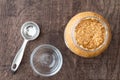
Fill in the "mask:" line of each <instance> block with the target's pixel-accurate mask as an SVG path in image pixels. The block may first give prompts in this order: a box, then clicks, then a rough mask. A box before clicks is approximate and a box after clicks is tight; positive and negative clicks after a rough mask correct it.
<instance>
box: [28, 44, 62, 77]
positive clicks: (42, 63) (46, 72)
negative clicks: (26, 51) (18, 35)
mask: <svg viewBox="0 0 120 80" xmlns="http://www.w3.org/2000/svg"><path fill="white" fill-rule="evenodd" d="M30 63H31V66H32V69H33V70H34V72H35V73H37V74H38V75H41V76H44V77H48V76H53V75H55V74H56V73H57V72H58V71H59V70H60V69H61V67H62V64H63V58H62V55H61V52H60V51H59V50H58V49H57V48H56V47H54V46H52V45H49V44H43V45H40V46H38V47H37V48H35V49H34V51H33V52H32V54H31V57H30Z"/></svg>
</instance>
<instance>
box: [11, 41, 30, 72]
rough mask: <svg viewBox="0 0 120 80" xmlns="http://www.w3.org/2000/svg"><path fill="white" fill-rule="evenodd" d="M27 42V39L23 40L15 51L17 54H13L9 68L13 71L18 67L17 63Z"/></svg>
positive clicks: (18, 63) (20, 59)
mask: <svg viewBox="0 0 120 80" xmlns="http://www.w3.org/2000/svg"><path fill="white" fill-rule="evenodd" d="M27 42H28V40H24V42H23V44H22V46H21V48H20V49H19V51H18V52H17V54H16V56H15V58H14V60H13V62H12V66H11V70H12V71H13V72H15V71H16V70H17V69H18V67H19V65H20V63H21V61H22V58H23V54H24V50H25V47H26V44H27Z"/></svg>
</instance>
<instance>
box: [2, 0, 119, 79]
mask: <svg viewBox="0 0 120 80" xmlns="http://www.w3.org/2000/svg"><path fill="white" fill-rule="evenodd" d="M83 11H94V12H97V13H99V14H101V15H103V16H104V17H105V18H106V19H107V20H108V22H109V23H110V25H111V29H112V35H113V36H112V41H111V44H110V46H109V48H108V49H107V50H106V51H105V52H104V53H103V54H102V55H100V56H98V57H95V58H91V59H85V58H81V57H79V56H77V55H75V54H73V53H72V52H71V51H70V50H69V49H68V48H67V47H66V45H65V43H64V36H63V35H64V29H65V26H66V24H67V23H68V21H69V20H70V18H71V17H72V16H74V15H75V14H77V13H79V12H83ZM26 21H35V22H36V23H37V24H38V25H39V26H40V27H41V34H40V36H39V38H37V39H36V40H35V41H31V42H29V43H28V45H27V48H26V50H25V55H24V58H23V60H22V64H21V65H20V67H19V70H18V71H17V73H16V74H12V73H11V71H10V66H11V63H12V60H13V58H14V56H15V55H16V52H17V51H18V49H19V48H20V46H21V44H22V42H23V39H22V36H21V34H20V28H21V25H22V24H23V23H24V22H26ZM44 43H48V44H52V45H54V46H56V47H57V48H59V49H60V51H61V52H62V55H63V59H64V63H63V66H62V69H61V70H60V72H59V73H58V74H56V75H55V76H53V77H49V78H44V77H41V76H35V75H34V73H33V71H32V69H31V67H30V61H29V59H30V55H31V53H32V51H33V49H34V48H35V47H37V46H38V45H40V44H44ZM38 79H39V80H98V79H100V80H120V0H0V80H38Z"/></svg>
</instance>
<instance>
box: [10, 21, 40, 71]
mask: <svg viewBox="0 0 120 80" xmlns="http://www.w3.org/2000/svg"><path fill="white" fill-rule="evenodd" d="M39 33H40V29H39V26H38V25H37V24H36V23H35V22H32V21H28V22H25V23H24V24H23V25H22V28H21V35H22V37H23V38H24V42H23V44H22V46H21V48H20V49H19V51H18V52H17V54H16V56H15V58H14V60H13V62H12V66H11V70H12V71H13V72H15V71H16V70H17V69H18V67H19V65H20V63H21V61H22V58H23V54H24V50H25V47H26V44H27V42H28V41H30V40H34V39H36V38H37V37H38V36H39Z"/></svg>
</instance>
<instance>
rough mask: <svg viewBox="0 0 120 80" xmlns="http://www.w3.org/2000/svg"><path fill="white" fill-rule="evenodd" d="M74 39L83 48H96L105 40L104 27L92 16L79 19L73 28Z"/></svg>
mask: <svg viewBox="0 0 120 80" xmlns="http://www.w3.org/2000/svg"><path fill="white" fill-rule="evenodd" d="M75 39H76V42H77V44H78V45H79V46H82V47H83V48H87V49H96V48H98V47H99V46H100V45H101V44H102V43H103V42H104V40H105V28H104V26H103V25H102V23H101V22H99V21H98V20H96V19H94V18H89V19H84V20H81V21H80V23H79V24H78V25H77V26H76V28H75Z"/></svg>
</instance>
